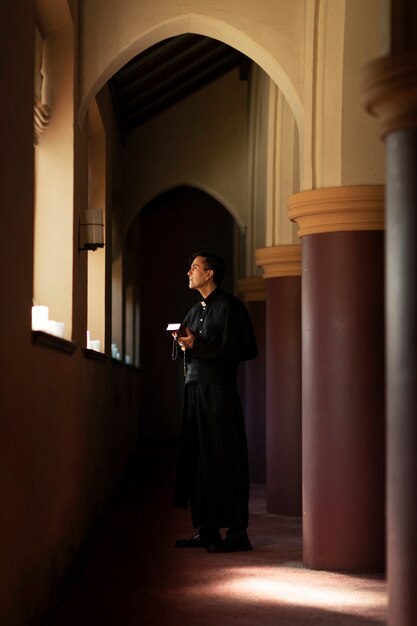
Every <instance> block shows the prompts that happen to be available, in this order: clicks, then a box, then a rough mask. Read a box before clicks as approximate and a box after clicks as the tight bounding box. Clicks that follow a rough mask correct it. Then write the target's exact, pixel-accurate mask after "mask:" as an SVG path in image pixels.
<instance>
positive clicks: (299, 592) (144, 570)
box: [48, 446, 387, 626]
mask: <svg viewBox="0 0 417 626" xmlns="http://www.w3.org/2000/svg"><path fill="white" fill-rule="evenodd" d="M175 457H176V450H175V448H173V447H171V446H159V447H148V448H142V449H141V450H140V452H139V454H138V455H137V457H136V459H135V461H134V463H133V465H132V467H131V470H130V473H129V475H128V477H127V478H126V480H125V482H124V484H123V487H122V488H121V489H120V491H119V493H118V494H117V496H116V497H115V499H114V501H113V505H112V507H111V509H110V511H109V513H108V515H107V517H106V519H105V520H103V525H102V528H101V530H100V532H99V533H98V536H97V539H96V540H95V541H94V544H93V545H92V546H91V547H90V549H89V550H88V553H87V554H86V556H85V559H84V562H83V564H82V566H81V567H80V568H79V571H78V573H77V574H76V575H74V576H73V578H72V580H71V582H69V583H68V584H67V586H66V589H65V591H64V593H63V594H62V598H61V599H60V601H59V603H58V604H57V606H56V608H55V611H54V613H53V615H52V616H51V620H50V621H49V622H48V626H74V625H75V624H77V625H78V626H84V625H85V626H87V624H88V626H92V625H95V624H100V626H136V625H144V626H164V625H168V624H169V625H170V626H176V625H177V624H178V625H181V626H188V625H189V626H229V625H231V624H238V625H239V626H268V625H270V624H271V625H272V624H273V625H274V626H286V625H288V626H290V625H291V626H301V625H302V626H306V625H310V624H315V625H331V626H361V625H372V626H376V625H378V624H385V617H386V604H387V594H386V583H385V581H384V580H383V578H382V577H381V576H373V575H367V576H353V575H344V574H336V573H330V572H318V571H312V570H306V569H305V568H304V567H303V566H302V562H301V558H302V557H301V555H302V542H301V523H300V520H299V519H296V518H289V517H288V518H285V517H281V516H276V515H270V514H268V513H266V511H265V505H264V502H265V493H264V488H263V487H260V486H252V495H251V518H250V538H251V541H252V544H253V547H254V550H253V551H252V552H242V553H236V554H208V553H207V552H206V551H205V550H203V549H201V550H200V549H196V550H194V549H193V550H179V549H176V548H175V547H174V541H175V539H176V538H178V537H187V536H189V535H190V533H191V532H192V529H190V525H189V516H188V513H187V512H186V511H182V510H179V509H175V508H173V507H171V505H170V498H171V493H172V485H173V477H174V468H175Z"/></svg>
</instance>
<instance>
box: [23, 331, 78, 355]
mask: <svg viewBox="0 0 417 626" xmlns="http://www.w3.org/2000/svg"><path fill="white" fill-rule="evenodd" d="M32 340H33V343H36V344H38V345H40V346H45V347H46V348H53V349H54V350H60V352H66V353H67V354H74V352H75V350H76V349H77V344H76V343H74V342H73V341H68V339H63V338H62V337H57V336H56V335H51V334H50V333H45V332H44V331H43V330H32Z"/></svg>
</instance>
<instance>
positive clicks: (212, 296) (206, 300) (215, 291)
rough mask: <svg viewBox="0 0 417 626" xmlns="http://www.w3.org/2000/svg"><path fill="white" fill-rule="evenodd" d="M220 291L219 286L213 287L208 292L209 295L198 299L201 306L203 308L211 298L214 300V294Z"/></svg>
mask: <svg viewBox="0 0 417 626" xmlns="http://www.w3.org/2000/svg"><path fill="white" fill-rule="evenodd" d="M220 292H221V287H219V286H217V287H216V288H215V289H213V291H212V292H211V293H209V295H208V296H207V298H202V299H201V301H200V304H201V306H202V307H203V309H204V308H205V307H206V306H207V305H208V304H210V302H211V301H212V300H214V299H215V298H216V296H217V295H218V294H219V293H220Z"/></svg>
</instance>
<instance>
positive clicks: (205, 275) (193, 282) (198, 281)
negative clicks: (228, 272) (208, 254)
mask: <svg viewBox="0 0 417 626" xmlns="http://www.w3.org/2000/svg"><path fill="white" fill-rule="evenodd" d="M187 274H188V286H189V288H190V289H201V288H202V287H204V286H205V285H206V284H207V282H208V281H209V280H210V278H211V276H212V271H211V270H206V269H204V259H203V257H202V256H196V258H195V259H194V261H193V262H192V263H191V267H190V269H189V270H188V272H187Z"/></svg>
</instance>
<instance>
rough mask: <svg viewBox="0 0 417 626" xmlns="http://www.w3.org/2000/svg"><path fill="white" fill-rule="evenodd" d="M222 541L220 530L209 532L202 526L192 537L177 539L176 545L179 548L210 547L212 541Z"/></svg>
mask: <svg viewBox="0 0 417 626" xmlns="http://www.w3.org/2000/svg"><path fill="white" fill-rule="evenodd" d="M218 542H221V536H220V532H214V533H207V532H205V531H204V529H202V528H200V529H199V530H198V532H197V534H196V535H194V537H191V539H177V541H176V542H175V546H176V547H177V548H208V546H210V545H211V544H212V543H215V544H217V543H218Z"/></svg>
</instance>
